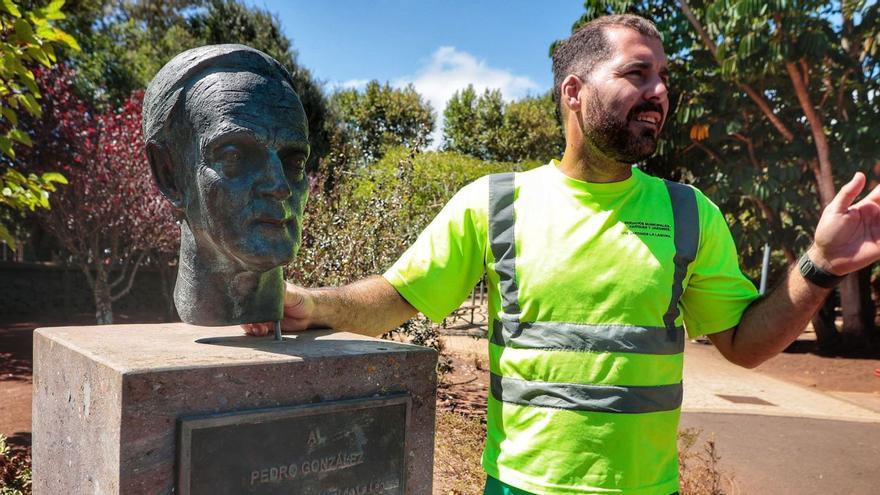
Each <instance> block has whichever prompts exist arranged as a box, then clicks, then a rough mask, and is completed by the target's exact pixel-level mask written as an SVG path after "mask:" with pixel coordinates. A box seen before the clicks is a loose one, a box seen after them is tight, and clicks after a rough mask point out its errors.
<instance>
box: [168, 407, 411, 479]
mask: <svg viewBox="0 0 880 495" xmlns="http://www.w3.org/2000/svg"><path fill="white" fill-rule="evenodd" d="M409 409H410V397H409V395H406V394H402V395H395V396H390V397H383V398H378V399H356V400H345V401H336V402H322V403H320V404H309V405H305V406H294V407H279V408H272V409H258V410H252V411H246V412H236V413H223V414H214V415H208V416H199V417H189V418H181V419H180V420H179V421H178V424H179V429H178V442H179V445H178V453H179V468H178V484H179V492H180V493H182V494H183V495H200V494H210V495H221V494H261V495H262V494H282V493H283V494H296V495H379V494H382V495H398V494H399V495H403V494H404V493H405V484H406V431H407V423H408V419H409Z"/></svg>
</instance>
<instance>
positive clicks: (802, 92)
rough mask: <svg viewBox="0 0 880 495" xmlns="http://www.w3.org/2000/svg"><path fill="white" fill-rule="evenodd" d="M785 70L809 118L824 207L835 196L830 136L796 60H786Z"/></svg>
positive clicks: (819, 187) (820, 199) (820, 196)
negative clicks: (817, 161) (817, 111)
mask: <svg viewBox="0 0 880 495" xmlns="http://www.w3.org/2000/svg"><path fill="white" fill-rule="evenodd" d="M785 70H786V71H787V72H788V77H789V79H791V83H792V85H793V86H794V92H795V95H797V99H798V103H800V106H801V109H802V110H803V111H804V116H805V117H806V118H807V123H809V125H810V131H811V132H812V134H813V143H814V144H815V146H816V155H817V158H818V160H819V167H818V174H817V176H816V181H817V186H818V189H819V201H820V203H821V204H822V207H823V208H824V207H825V206H826V205H828V203H830V202H831V200H832V199H833V198H834V177H833V176H832V174H831V152H830V148H829V145H828V137H827V136H825V129H824V127H823V125H822V119H821V118H820V117H819V115H818V114H817V113H816V109H815V108H814V107H813V102H812V101H811V100H810V90H809V88H807V86H806V85H805V84H804V78H803V75H802V74H801V73H800V71H799V70H798V66H797V65H796V64H795V63H794V62H786V63H785Z"/></svg>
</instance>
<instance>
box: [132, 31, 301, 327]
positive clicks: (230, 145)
mask: <svg viewBox="0 0 880 495" xmlns="http://www.w3.org/2000/svg"><path fill="white" fill-rule="evenodd" d="M143 129H144V139H145V141H146V149H147V157H148V159H149V162H150V168H151V169H152V172H153V176H154V177H155V179H156V183H157V185H158V186H159V190H160V191H161V192H162V194H163V195H164V196H165V197H166V198H167V199H168V201H170V202H171V204H172V205H173V206H174V208H175V209H176V210H177V211H178V212H179V213H180V214H181V216H182V218H183V220H182V222H181V227H180V228H181V236H180V237H181V245H180V261H179V268H178V273H177V282H176V284H175V287H174V303H175V306H177V311H178V313H179V314H180V317H181V319H182V320H183V321H185V322H187V323H192V324H196V325H234V324H240V323H252V322H266V321H277V320H280V319H281V317H282V315H283V301H284V280H283V274H282V266H283V265H285V264H287V263H289V262H290V261H292V260H293V258H294V256H295V255H296V251H297V250H298V248H299V244H300V239H301V234H302V216H303V209H304V207H305V202H306V198H307V196H308V178H307V177H306V174H305V162H306V159H307V158H308V156H309V141H308V123H307V120H306V115H305V111H304V110H303V106H302V103H301V102H300V99H299V97H298V96H297V94H296V92H295V91H294V90H293V80H292V78H291V76H290V74H289V73H288V72H287V71H286V70H285V69H284V68H283V67H282V66H281V65H280V64H279V63H278V62H277V61H276V60H275V59H273V58H271V57H269V56H268V55H266V54H265V53H263V52H260V51H258V50H254V49H253V48H250V47H247V46H244V45H211V46H203V47H200V48H194V49H192V50H187V51H185V52H183V53H181V54H179V55H177V56H176V57H174V58H173V59H172V60H171V61H170V62H168V63H167V64H166V65H165V66H164V67H163V68H162V69H161V70H160V71H159V73H158V74H156V77H155V78H153V80H152V81H151V82H150V85H149V86H148V88H147V92H146V95H145V96H144V112H143Z"/></svg>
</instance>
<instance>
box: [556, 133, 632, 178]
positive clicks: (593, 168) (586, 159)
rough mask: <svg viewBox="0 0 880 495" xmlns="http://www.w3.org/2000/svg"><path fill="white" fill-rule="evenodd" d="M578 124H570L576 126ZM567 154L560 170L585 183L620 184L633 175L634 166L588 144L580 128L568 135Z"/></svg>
mask: <svg viewBox="0 0 880 495" xmlns="http://www.w3.org/2000/svg"><path fill="white" fill-rule="evenodd" d="M575 124H576V122H569V125H575ZM567 134H568V135H567V136H566V140H565V154H564V155H563V156H562V161H561V162H560V164H559V170H560V171H561V172H562V173H564V174H565V175H567V176H569V177H571V178H573V179H577V180H581V181H584V182H620V181H623V180H626V179H628V178H629V177H630V176H631V175H632V166H631V165H629V164H627V163H622V162H619V161H617V160H614V159H612V158H610V157H608V156H607V155H605V154H604V153H602V152H600V151H599V150H597V149H596V147H595V146H593V145H592V144H591V143H589V142H587V141H586V140H585V139H584V137H583V133H582V131H581V130H580V129H579V128H578V129H576V130H574V132H569V133H567Z"/></svg>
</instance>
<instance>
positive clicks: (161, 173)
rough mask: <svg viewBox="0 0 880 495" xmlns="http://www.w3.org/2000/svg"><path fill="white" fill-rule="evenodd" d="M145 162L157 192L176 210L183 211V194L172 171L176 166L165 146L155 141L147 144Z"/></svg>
mask: <svg viewBox="0 0 880 495" xmlns="http://www.w3.org/2000/svg"><path fill="white" fill-rule="evenodd" d="M147 160H149V162H150V169H151V170H152V171H153V177H155V179H156V185H158V186H159V191H160V192H161V193H162V195H163V196H165V198H166V199H168V202H170V203H171V206H173V207H174V208H175V209H176V210H178V211H179V210H182V209H183V192H182V191H181V188H180V185H179V184H177V181H176V180H175V176H176V174H175V173H174V171H175V170H176V168H177V164H176V163H174V157H172V156H171V152H170V151H169V150H168V147H166V146H165V145H162V144H159V143H157V142H155V141H150V142H148V143H147Z"/></svg>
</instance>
